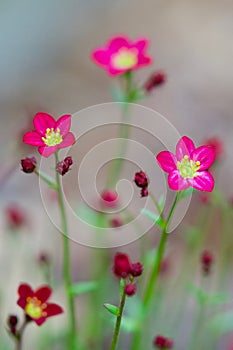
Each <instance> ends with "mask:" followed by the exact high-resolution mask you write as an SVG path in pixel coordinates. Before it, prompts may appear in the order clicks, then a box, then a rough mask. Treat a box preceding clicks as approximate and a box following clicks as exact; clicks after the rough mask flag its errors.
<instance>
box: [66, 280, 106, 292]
mask: <svg viewBox="0 0 233 350" xmlns="http://www.w3.org/2000/svg"><path fill="white" fill-rule="evenodd" d="M98 286H99V284H98V282H95V281H85V282H78V283H75V284H73V285H72V286H71V288H70V293H71V294H72V295H80V294H86V293H90V292H93V291H95V290H96V289H97V288H98Z"/></svg>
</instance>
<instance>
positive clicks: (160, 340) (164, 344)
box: [154, 335, 174, 350]
mask: <svg viewBox="0 0 233 350" xmlns="http://www.w3.org/2000/svg"><path fill="white" fill-rule="evenodd" d="M154 345H155V347H157V348H158V349H160V350H162V349H172V348H173V345H174V343H173V340H172V339H168V338H166V337H164V336H163V335H157V336H156V337H155V339H154Z"/></svg>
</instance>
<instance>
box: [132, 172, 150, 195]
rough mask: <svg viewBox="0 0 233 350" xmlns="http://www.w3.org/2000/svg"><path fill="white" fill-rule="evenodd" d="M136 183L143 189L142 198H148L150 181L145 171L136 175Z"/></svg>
mask: <svg viewBox="0 0 233 350" xmlns="http://www.w3.org/2000/svg"><path fill="white" fill-rule="evenodd" d="M134 182H135V184H136V185H137V186H138V187H139V188H141V197H147V196H148V194H149V192H148V184H149V180H148V177H147V175H146V174H145V173H144V171H142V170H141V171H139V172H137V173H135V176H134Z"/></svg>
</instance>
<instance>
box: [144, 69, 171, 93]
mask: <svg viewBox="0 0 233 350" xmlns="http://www.w3.org/2000/svg"><path fill="white" fill-rule="evenodd" d="M165 81H166V75H165V74H164V73H163V72H155V73H153V74H152V75H151V76H150V77H149V79H148V80H147V81H146V83H145V85H144V90H145V91H146V93H150V92H151V91H152V90H153V89H154V88H156V87H157V86H160V85H162V84H164V83H165Z"/></svg>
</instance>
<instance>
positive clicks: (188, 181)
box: [156, 136, 215, 192]
mask: <svg viewBox="0 0 233 350" xmlns="http://www.w3.org/2000/svg"><path fill="white" fill-rule="evenodd" d="M156 158H157V161H158V164H159V166H160V167H161V168H162V169H163V170H164V171H165V172H167V173H168V185H169V187H170V188H171V189H172V190H174V191H180V190H186V189H187V188H188V187H193V188H195V189H197V190H199V191H206V192H211V191H212V190H213V188H214V178H213V176H212V175H211V173H210V172H209V171H208V169H209V167H210V166H211V165H212V164H213V162H214V160H215V152H214V150H213V148H212V147H210V146H200V147H197V148H196V147H195V145H194V143H193V141H192V140H191V139H190V138H188V137H187V136H183V137H182V138H181V139H180V140H179V142H178V143H177V145H176V154H175V155H174V154H173V153H171V152H169V151H163V152H160V153H159V154H158V155H157V157H156Z"/></svg>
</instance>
